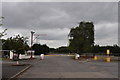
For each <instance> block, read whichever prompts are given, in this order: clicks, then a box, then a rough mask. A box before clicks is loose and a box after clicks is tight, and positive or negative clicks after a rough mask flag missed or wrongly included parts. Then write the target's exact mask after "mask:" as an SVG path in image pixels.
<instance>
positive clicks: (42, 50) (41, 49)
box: [32, 44, 50, 55]
mask: <svg viewBox="0 0 120 80" xmlns="http://www.w3.org/2000/svg"><path fill="white" fill-rule="evenodd" d="M32 49H33V50H35V55H40V54H46V53H49V51H50V50H49V47H48V46H47V45H46V44H44V45H41V44H34V45H33V46H32Z"/></svg>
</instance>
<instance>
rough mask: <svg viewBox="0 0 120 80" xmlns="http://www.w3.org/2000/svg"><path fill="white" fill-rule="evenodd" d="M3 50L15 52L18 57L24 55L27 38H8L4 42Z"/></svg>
mask: <svg viewBox="0 0 120 80" xmlns="http://www.w3.org/2000/svg"><path fill="white" fill-rule="evenodd" d="M3 49H4V50H15V51H16V53H17V54H18V55H19V54H24V53H25V51H26V50H28V49H29V46H28V44H27V38H26V37H23V36H20V35H17V36H15V37H10V38H8V39H7V40H5V41H4V45H3Z"/></svg>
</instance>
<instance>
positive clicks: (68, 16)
mask: <svg viewBox="0 0 120 80" xmlns="http://www.w3.org/2000/svg"><path fill="white" fill-rule="evenodd" d="M2 16H4V17H5V19H4V21H3V23H4V26H3V29H5V28H7V29H8V30H7V35H6V36H4V38H7V37H10V36H14V35H16V34H21V35H23V36H27V37H29V38H30V31H35V34H46V35H41V36H40V37H39V38H38V39H37V40H35V41H34V42H35V43H36V42H37V43H41V44H47V45H48V46H49V47H54V48H56V47H60V46H67V45H68V34H69V31H70V28H72V27H75V26H77V25H78V22H80V21H92V22H93V23H94V25H95V44H99V45H113V44H118V3H117V2H4V3H3V4H2Z"/></svg>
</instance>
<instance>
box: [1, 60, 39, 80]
mask: <svg viewBox="0 0 120 80" xmlns="http://www.w3.org/2000/svg"><path fill="white" fill-rule="evenodd" d="M36 61H37V59H35V60H19V63H20V64H25V65H23V66H13V65H16V61H13V60H4V61H2V80H7V79H9V78H11V77H14V76H15V75H16V74H17V73H19V72H20V71H22V70H23V69H25V68H26V67H28V66H30V65H32V64H33V63H34V62H36Z"/></svg>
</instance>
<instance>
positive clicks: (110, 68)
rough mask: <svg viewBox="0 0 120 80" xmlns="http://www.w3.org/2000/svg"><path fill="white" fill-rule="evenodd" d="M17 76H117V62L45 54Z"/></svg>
mask: <svg viewBox="0 0 120 80" xmlns="http://www.w3.org/2000/svg"><path fill="white" fill-rule="evenodd" d="M18 78H118V63H117V62H110V63H107V62H100V61H99V62H97V61H88V62H87V61H80V60H74V59H72V57H71V56H45V59H44V60H39V61H37V62H35V63H34V64H33V65H32V67H31V68H30V69H29V70H27V71H26V72H24V73H23V74H22V75H20V76H19V77H18Z"/></svg>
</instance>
